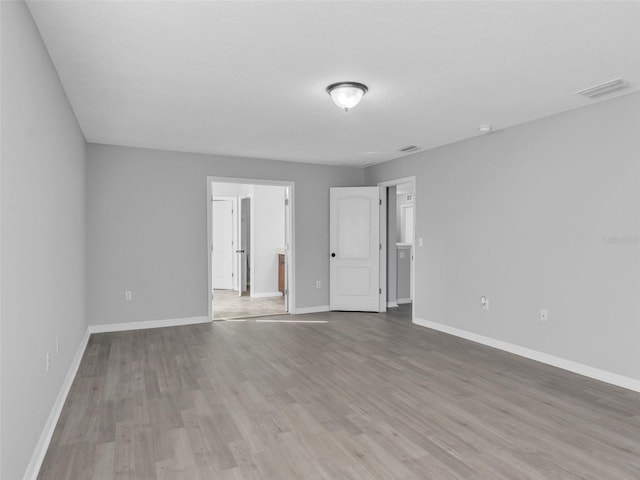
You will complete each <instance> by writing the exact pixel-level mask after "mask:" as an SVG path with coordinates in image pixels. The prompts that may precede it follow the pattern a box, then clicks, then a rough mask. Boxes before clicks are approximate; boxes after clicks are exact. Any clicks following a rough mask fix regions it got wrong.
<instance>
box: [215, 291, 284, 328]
mask: <svg viewBox="0 0 640 480" xmlns="http://www.w3.org/2000/svg"><path fill="white" fill-rule="evenodd" d="M286 313H287V311H286V307H285V304H284V297H252V296H251V291H250V290H247V291H246V292H244V294H243V295H242V296H239V295H238V292H236V291H235V290H217V289H216V290H214V291H213V319H214V320H230V319H234V318H247V317H259V316H262V315H281V314H282V315H284V314H286Z"/></svg>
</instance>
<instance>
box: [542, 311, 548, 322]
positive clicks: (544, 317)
mask: <svg viewBox="0 0 640 480" xmlns="http://www.w3.org/2000/svg"><path fill="white" fill-rule="evenodd" d="M540 320H541V321H543V322H546V321H547V320H549V310H545V309H544V308H543V309H541V310H540Z"/></svg>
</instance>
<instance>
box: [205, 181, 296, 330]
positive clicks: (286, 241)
mask: <svg viewBox="0 0 640 480" xmlns="http://www.w3.org/2000/svg"><path fill="white" fill-rule="evenodd" d="M208 190H209V195H208V199H209V206H208V212H209V215H208V219H209V222H208V224H209V228H208V238H209V252H210V256H209V258H210V262H209V286H210V289H209V291H210V293H209V295H210V299H211V301H210V314H211V318H212V319H213V320H234V319H239V318H247V317H255V316H264V315H281V314H286V313H288V312H290V311H292V298H293V296H292V294H293V291H290V290H293V289H292V288H291V287H290V286H292V281H291V278H292V268H291V266H292V261H293V255H292V254H293V251H292V247H293V242H292V228H291V224H292V219H293V218H292V214H291V212H292V208H293V205H292V202H291V200H292V198H291V197H292V190H293V185H292V184H290V183H288V182H267V181H261V180H249V179H247V180H244V179H226V178H217V177H209V179H208Z"/></svg>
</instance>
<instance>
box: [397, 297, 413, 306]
mask: <svg viewBox="0 0 640 480" xmlns="http://www.w3.org/2000/svg"><path fill="white" fill-rule="evenodd" d="M397 302H398V305H402V304H403V303H411V299H410V298H398V300H397Z"/></svg>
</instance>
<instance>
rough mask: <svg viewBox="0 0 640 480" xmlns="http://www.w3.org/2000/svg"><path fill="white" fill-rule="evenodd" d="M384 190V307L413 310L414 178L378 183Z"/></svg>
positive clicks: (414, 252)
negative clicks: (385, 230)
mask: <svg viewBox="0 0 640 480" xmlns="http://www.w3.org/2000/svg"><path fill="white" fill-rule="evenodd" d="M379 186H381V187H386V188H387V202H386V203H387V237H386V258H387V261H386V270H387V275H386V282H387V288H386V294H387V307H388V308H399V309H402V310H407V311H408V312H409V311H410V312H411V316H412V317H413V312H414V311H415V298H414V296H415V295H414V289H415V255H416V251H415V247H416V244H415V218H416V215H415V209H416V208H415V205H416V187H415V177H407V178H402V179H398V180H391V181H388V182H383V183H380V184H379Z"/></svg>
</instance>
